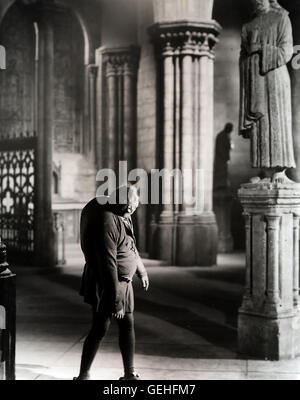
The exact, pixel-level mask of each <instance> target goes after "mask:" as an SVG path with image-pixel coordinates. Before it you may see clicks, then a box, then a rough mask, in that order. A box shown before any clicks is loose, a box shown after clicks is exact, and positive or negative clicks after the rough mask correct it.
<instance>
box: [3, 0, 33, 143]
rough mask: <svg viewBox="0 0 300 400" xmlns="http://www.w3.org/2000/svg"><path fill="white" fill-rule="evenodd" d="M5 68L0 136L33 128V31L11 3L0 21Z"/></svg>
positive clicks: (21, 13)
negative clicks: (5, 53)
mask: <svg viewBox="0 0 300 400" xmlns="http://www.w3.org/2000/svg"><path fill="white" fill-rule="evenodd" d="M0 42H1V44H2V45H3V46H4V47H5V48H6V52H7V69H6V70H5V71H2V72H1V75H0V93H1V96H0V136H4V135H5V136H9V137H12V136H19V135H20V133H21V132H25V131H30V132H32V131H33V130H34V81H35V72H34V71H35V61H34V57H35V54H34V49H35V34H34V26H33V23H32V22H31V19H30V16H29V15H27V14H26V13H25V12H24V10H23V8H22V7H20V6H17V5H14V6H13V7H11V8H10V10H9V11H8V13H7V14H6V16H5V18H4V20H3V23H2V24H1V31H0Z"/></svg>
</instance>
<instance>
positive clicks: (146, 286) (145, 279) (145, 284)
mask: <svg viewBox="0 0 300 400" xmlns="http://www.w3.org/2000/svg"><path fill="white" fill-rule="evenodd" d="M140 279H141V282H142V285H143V288H144V290H145V292H147V290H148V289H149V278H148V275H146V276H142V277H141V278H140Z"/></svg>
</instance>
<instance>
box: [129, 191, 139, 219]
mask: <svg viewBox="0 0 300 400" xmlns="http://www.w3.org/2000/svg"><path fill="white" fill-rule="evenodd" d="M139 203H140V198H139V195H138V192H137V190H136V189H132V188H130V190H129V191H128V213H129V214H130V215H132V214H133V213H134V212H135V211H136V209H137V208H138V206H139Z"/></svg>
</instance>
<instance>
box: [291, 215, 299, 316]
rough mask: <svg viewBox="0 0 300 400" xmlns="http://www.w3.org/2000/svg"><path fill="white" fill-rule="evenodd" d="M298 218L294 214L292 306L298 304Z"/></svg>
mask: <svg viewBox="0 0 300 400" xmlns="http://www.w3.org/2000/svg"><path fill="white" fill-rule="evenodd" d="M299 220H300V217H299V216H298V215H294V265H293V269H294V306H295V307H296V308H298V305H299V278H300V277H299V239H300V238H299Z"/></svg>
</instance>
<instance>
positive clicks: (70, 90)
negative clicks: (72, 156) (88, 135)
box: [53, 10, 84, 152]
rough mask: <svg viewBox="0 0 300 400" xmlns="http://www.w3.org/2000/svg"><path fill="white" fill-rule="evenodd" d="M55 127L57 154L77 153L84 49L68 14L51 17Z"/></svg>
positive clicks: (63, 13) (70, 15) (80, 130)
mask: <svg viewBox="0 0 300 400" xmlns="http://www.w3.org/2000/svg"><path fill="white" fill-rule="evenodd" d="M53 20H54V27H55V29H54V52H55V57H54V76H55V87H54V97H55V127H54V148H55V151H57V152H67V151H68V152H77V151H79V150H80V143H81V136H82V135H83V129H82V128H83V126H82V124H83V84H84V69H83V66H84V46H83V35H82V31H81V27H80V25H79V23H78V22H77V20H76V19H75V17H73V15H72V14H71V13H70V11H64V10H62V11H61V12H58V13H56V14H55V16H54V18H53Z"/></svg>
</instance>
